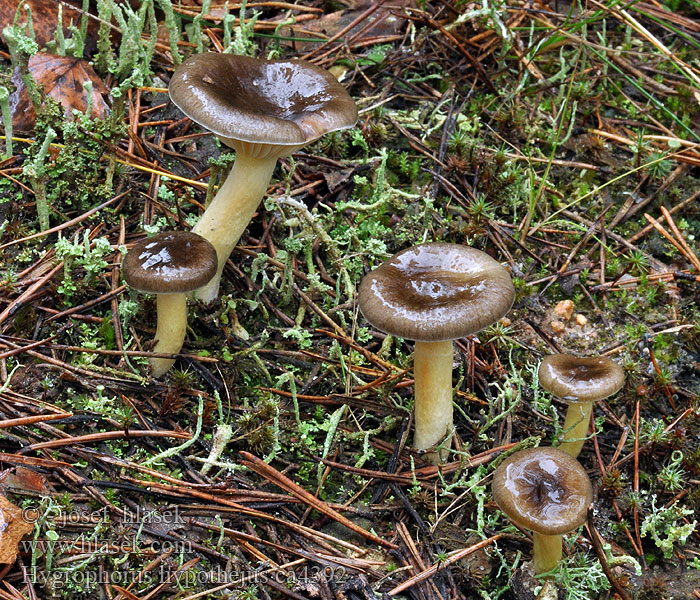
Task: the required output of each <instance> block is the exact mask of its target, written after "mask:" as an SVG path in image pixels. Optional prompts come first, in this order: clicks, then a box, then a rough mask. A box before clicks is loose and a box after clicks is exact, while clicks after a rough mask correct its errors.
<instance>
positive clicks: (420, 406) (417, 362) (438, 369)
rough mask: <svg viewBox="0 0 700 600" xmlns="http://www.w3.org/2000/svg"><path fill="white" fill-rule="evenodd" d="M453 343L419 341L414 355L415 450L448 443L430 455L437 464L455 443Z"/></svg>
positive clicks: (449, 341) (448, 341)
mask: <svg viewBox="0 0 700 600" xmlns="http://www.w3.org/2000/svg"><path fill="white" fill-rule="evenodd" d="M453 360H454V352H453V349H452V340H447V341H444V342H416V346H415V351H414V354H413V373H414V378H415V395H416V399H415V403H414V411H415V433H414V435H413V447H414V448H417V449H418V450H428V449H430V448H432V447H433V446H435V445H436V444H439V443H440V442H442V441H443V440H445V443H444V446H443V448H442V449H441V450H440V452H434V453H432V454H429V455H428V457H427V458H428V459H429V460H431V461H432V462H434V463H438V462H441V461H444V460H445V459H446V458H447V455H448V450H449V447H450V443H451V441H452V362H453Z"/></svg>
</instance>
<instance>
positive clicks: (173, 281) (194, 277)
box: [122, 231, 217, 294]
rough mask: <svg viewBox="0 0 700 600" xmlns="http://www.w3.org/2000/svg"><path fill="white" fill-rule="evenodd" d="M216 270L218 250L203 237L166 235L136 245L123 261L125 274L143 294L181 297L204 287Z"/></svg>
mask: <svg viewBox="0 0 700 600" xmlns="http://www.w3.org/2000/svg"><path fill="white" fill-rule="evenodd" d="M216 267H217V259H216V250H214V246H212V245H211V244H210V243H209V242H208V241H207V240H205V239H204V238H203V237H202V236H200V235H197V234H196V233H192V232H190V231H167V232H165V233H159V234H158V235H154V236H153V237H150V238H146V239H144V240H141V241H140V242H138V243H137V244H135V245H134V246H133V247H132V248H131V250H129V252H128V253H127V254H126V256H125V257H124V261H123V263H122V273H123V274H124V279H125V280H126V282H127V283H128V284H129V285H130V286H131V287H132V288H134V289H136V290H139V291H141V292H148V293H151V294H178V293H186V292H191V291H193V290H196V289H197V288H199V287H202V286H203V285H204V284H206V283H207V282H208V281H209V280H210V279H211V278H212V277H213V276H214V274H215V273H216Z"/></svg>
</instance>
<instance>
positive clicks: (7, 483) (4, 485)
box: [0, 465, 52, 496]
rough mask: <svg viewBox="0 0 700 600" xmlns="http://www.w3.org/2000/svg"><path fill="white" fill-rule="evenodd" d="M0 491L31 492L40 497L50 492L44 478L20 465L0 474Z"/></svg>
mask: <svg viewBox="0 0 700 600" xmlns="http://www.w3.org/2000/svg"><path fill="white" fill-rule="evenodd" d="M0 489H2V490H6V491H10V492H16V493H26V492H32V493H34V494H39V495H42V496H46V495H48V494H49V493H50V492H51V491H52V490H51V488H50V486H49V483H48V481H47V480H46V477H44V476H43V475H42V474H41V473H37V472H36V471H34V470H32V469H28V468H27V467H23V466H21V465H20V466H17V467H16V468H15V469H7V470H6V471H2V472H0Z"/></svg>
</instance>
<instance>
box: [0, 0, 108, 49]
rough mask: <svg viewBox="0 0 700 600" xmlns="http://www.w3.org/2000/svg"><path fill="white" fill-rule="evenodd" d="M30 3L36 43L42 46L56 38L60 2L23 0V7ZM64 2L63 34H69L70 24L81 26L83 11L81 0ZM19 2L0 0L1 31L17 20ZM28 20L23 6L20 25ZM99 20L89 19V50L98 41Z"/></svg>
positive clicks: (54, 0)
mask: <svg viewBox="0 0 700 600" xmlns="http://www.w3.org/2000/svg"><path fill="white" fill-rule="evenodd" d="M27 4H28V5H29V8H30V10H31V11H32V24H33V26H34V37H35V39H36V43H37V44H39V47H40V48H41V47H42V46H44V45H45V44H46V43H47V42H50V41H51V40H53V39H54V33H55V31H56V29H57V26H58V2H56V0H22V7H24V6H25V5H27ZM62 4H63V35H64V36H66V37H67V36H69V35H70V31H69V30H68V25H70V24H71V23H73V25H75V26H76V27H80V19H81V17H82V12H81V11H80V10H79V9H80V7H81V4H82V3H81V2H77V1H71V0H64V1H63V2H62ZM18 5H19V2H12V0H0V32H2V30H3V28H4V27H5V26H6V25H12V23H14V21H15V12H16V10H17V6H18ZM26 22H27V12H26V10H24V8H22V9H21V10H20V17H19V19H18V21H17V24H18V25H20V26H21V25H24V24H26ZM97 27H98V26H97V21H96V20H95V19H88V31H87V40H86V41H85V46H86V48H87V49H88V50H90V49H91V48H93V47H94V46H95V44H96V43H97Z"/></svg>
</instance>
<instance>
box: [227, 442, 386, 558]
mask: <svg viewBox="0 0 700 600" xmlns="http://www.w3.org/2000/svg"><path fill="white" fill-rule="evenodd" d="M240 455H241V456H242V457H243V464H244V465H245V466H246V467H248V468H249V469H251V470H252V471H255V472H256V473H257V474H258V475H260V476H261V477H264V478H265V479H267V480H268V481H270V482H272V483H274V484H275V485H277V486H279V487H281V488H282V489H284V490H286V491H288V492H289V493H290V494H292V495H293V496H295V497H296V498H298V499H299V500H301V501H302V502H304V503H305V504H308V505H310V506H312V507H313V508H315V509H316V510H318V511H319V512H321V513H323V514H324V515H326V516H328V517H330V518H331V519H333V520H334V521H337V522H338V523H340V524H342V525H345V526H346V527H347V528H349V529H351V530H352V531H354V532H355V533H358V534H359V535H361V536H362V537H365V538H367V539H368V540H372V541H373V542H374V543H375V544H379V545H381V546H384V547H385V548H390V549H392V550H397V549H398V546H397V545H396V544H393V543H391V542H387V541H386V540H384V539H382V538H380V537H378V536H376V535H374V534H373V533H370V532H369V531H367V530H365V529H363V528H362V527H359V526H358V525H356V524H355V523H353V522H352V521H351V520H350V519H348V518H347V517H344V516H343V515H341V514H340V513H339V512H337V511H336V510H333V509H332V508H331V507H330V506H328V505H327V504H326V503H325V502H323V501H321V500H319V499H318V498H316V497H315V496H314V495H313V494H310V493H309V492H307V491H306V490H305V489H304V488H302V487H301V486H299V485H297V484H296V483H294V482H293V481H292V480H291V479H289V477H287V476H286V475H283V474H282V473H280V472H279V471H278V470H277V469H275V468H274V467H272V466H270V465H268V464H267V463H266V462H265V461H263V460H260V459H259V458H258V457H257V456H254V455H252V454H250V452H246V451H245V450H242V451H241V452H240Z"/></svg>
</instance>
